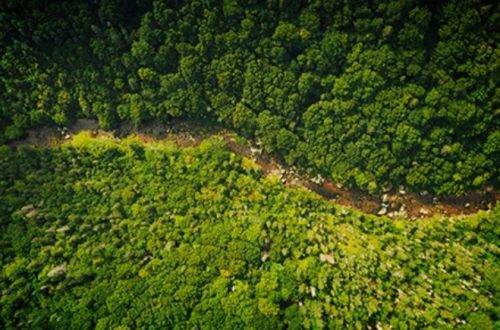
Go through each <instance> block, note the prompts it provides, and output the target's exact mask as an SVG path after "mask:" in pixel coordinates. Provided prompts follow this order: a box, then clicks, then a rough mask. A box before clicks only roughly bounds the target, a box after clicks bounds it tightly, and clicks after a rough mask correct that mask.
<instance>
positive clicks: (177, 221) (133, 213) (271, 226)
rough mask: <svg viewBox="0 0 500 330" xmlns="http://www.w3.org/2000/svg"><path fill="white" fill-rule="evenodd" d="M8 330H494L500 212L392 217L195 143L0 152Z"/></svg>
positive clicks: (1, 304) (81, 142)
mask: <svg viewBox="0 0 500 330" xmlns="http://www.w3.org/2000/svg"><path fill="white" fill-rule="evenodd" d="M0 196H2V201H3V202H2V203H0V251H1V253H0V267H1V268H0V292H1V296H0V328H2V329H19V328H29V329H37V328H51V329H75V328H78V329H91V328H96V329H136V328H151V329H159V328H161V329H166V328H169V329H172V328H175V329H187V328H189V329H243V328H251V329H257V328H259V329H281V328H286V329H302V328H306V329H319V328H333V329H363V328H375V327H376V328H377V329H389V328H393V329H423V328H429V329H430V328H433V329H435V328H440V329H448V328H449V329H452V328H461V329H474V330H475V329H493V327H494V325H496V326H498V316H499V315H498V298H499V296H498V292H499V282H498V279H499V274H500V267H499V260H498V258H499V243H500V242H499V237H500V235H499V234H500V232H499V230H500V223H499V221H500V206H497V207H495V208H494V209H493V210H491V211H481V212H479V213H478V214H476V215H473V216H467V217H457V218H446V217H436V218H430V219H425V220H419V221H413V222H412V221H407V220H405V219H399V220H391V219H388V218H384V217H377V216H373V215H364V214H360V213H358V212H356V211H353V210H349V209H345V208H342V207H339V206H335V205H334V204H333V203H329V202H327V201H324V200H322V199H320V198H319V197H317V196H316V195H315V194H313V193H311V192H308V191H306V190H304V189H300V188H289V187H284V186H283V185H282V184H281V182H279V180H277V179H276V178H273V177H272V176H271V177H264V176H262V173H261V171H260V169H259V168H258V167H257V166H256V165H255V163H254V162H252V160H251V159H248V158H242V157H239V156H237V155H235V154H234V153H231V152H229V151H227V149H226V148H225V147H224V145H223V143H221V141H220V140H218V139H216V138H213V139H209V140H206V141H204V142H203V143H201V145H200V146H198V147H195V148H178V147H176V146H175V145H174V144H172V143H169V142H157V143H151V144H147V145H145V144H144V143H142V142H140V141H139V140H138V139H136V138H135V139H134V138H128V139H125V140H123V141H120V142H117V141H115V140H113V139H109V138H107V139H106V138H97V139H96V138H91V137H90V135H89V134H80V135H78V136H76V137H75V138H74V139H73V141H72V142H69V143H66V144H63V145H61V146H57V147H52V148H33V147H27V146H25V147H22V148H18V149H17V150H13V149H11V148H9V147H2V148H0Z"/></svg>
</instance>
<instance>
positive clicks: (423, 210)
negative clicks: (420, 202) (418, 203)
mask: <svg viewBox="0 0 500 330" xmlns="http://www.w3.org/2000/svg"><path fill="white" fill-rule="evenodd" d="M418 213H420V214H422V215H428V214H429V213H430V212H429V210H428V209H426V208H424V207H421V208H420V209H419V210H418Z"/></svg>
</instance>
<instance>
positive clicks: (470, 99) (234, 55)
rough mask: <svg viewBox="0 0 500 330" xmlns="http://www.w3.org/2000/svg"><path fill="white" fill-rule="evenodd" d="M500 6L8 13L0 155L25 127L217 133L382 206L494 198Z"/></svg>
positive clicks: (174, 0)
mask: <svg viewBox="0 0 500 330" xmlns="http://www.w3.org/2000/svg"><path fill="white" fill-rule="evenodd" d="M499 20H500V11H499V4H498V2H496V1H483V0H480V1H479V0H449V1H436V2H434V1H423V0H420V1H417V0H376V1H352V0H349V1H347V0H311V1H305V0H301V1H299V0H267V1H256V0H251V1H237V0H224V1H211V0H199V1H197V0H194V1H181V0H171V1H148V0H102V1H79V0H75V1H67V0H66V1H51V0H48V1H34V0H32V1H28V0H23V1H18V0H5V1H3V2H2V4H0V26H1V27H2V29H0V49H1V51H0V56H1V58H0V95H1V97H0V143H1V142H8V141H11V140H13V139H17V138H19V137H21V136H23V134H24V132H25V130H26V129H27V128H29V127H36V126H37V125H40V124H47V123H51V124H54V125H60V126H64V125H68V124H70V123H71V122H72V121H73V120H74V119H75V118H97V119H98V120H99V122H100V124H101V126H102V127H103V128H105V129H113V128H114V127H115V126H116V125H117V124H118V123H120V122H123V121H127V122H131V123H133V124H134V125H137V126H139V125H141V124H142V123H145V122H149V121H158V122H168V121H169V120H171V119H172V118H189V119H194V120H200V121H202V122H203V121H214V122H219V123H221V124H223V125H225V126H226V127H230V128H233V129H235V130H236V131H237V132H239V133H240V134H244V135H245V136H247V137H251V138H255V139H256V140H258V141H259V142H260V143H261V144H262V145H263V147H264V148H265V149H266V151H268V152H272V153H274V154H276V155H279V156H280V157H281V158H282V159H283V160H285V161H286V162H287V163H288V164H290V165H293V166H296V167H298V168H301V169H303V170H305V171H307V172H310V173H314V174H321V175H323V176H324V177H327V178H331V179H333V180H334V181H336V182H339V183H341V184H344V185H346V186H348V187H357V188H360V189H363V190H365V191H368V192H371V193H377V192H380V191H383V190H385V189H387V188H388V187H393V186H394V187H396V186H399V185H403V186H406V187H407V188H408V189H410V190H412V191H424V190H425V191H429V192H431V193H433V194H436V195H460V194H463V193H466V192H467V191H471V190H475V189H481V188H483V187H485V186H487V185H493V186H494V187H497V188H498V183H499V174H500V173H499V168H500V166H498V164H499V163H500V130H499V120H498V119H499V115H500V113H499V112H498V109H499V100H500V94H499V89H498V71H499V64H500V61H499V51H498V47H497V45H498V42H499V35H498V33H497V31H498V26H500V22H499Z"/></svg>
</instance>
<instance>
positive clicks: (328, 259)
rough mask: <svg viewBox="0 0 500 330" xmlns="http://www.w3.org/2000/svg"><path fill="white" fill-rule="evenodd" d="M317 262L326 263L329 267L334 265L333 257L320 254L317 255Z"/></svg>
mask: <svg viewBox="0 0 500 330" xmlns="http://www.w3.org/2000/svg"><path fill="white" fill-rule="evenodd" d="M319 260H321V261H322V262H327V263H329V264H331V265H333V264H335V259H333V256H332V255H331V254H323V253H321V254H320V255H319Z"/></svg>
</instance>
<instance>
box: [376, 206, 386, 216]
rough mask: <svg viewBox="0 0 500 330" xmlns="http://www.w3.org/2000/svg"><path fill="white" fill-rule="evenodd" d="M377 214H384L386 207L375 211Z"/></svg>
mask: <svg viewBox="0 0 500 330" xmlns="http://www.w3.org/2000/svg"><path fill="white" fill-rule="evenodd" d="M377 214H378V215H384V214H387V209H386V208H385V207H382V208H381V209H380V210H379V211H378V212H377Z"/></svg>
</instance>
